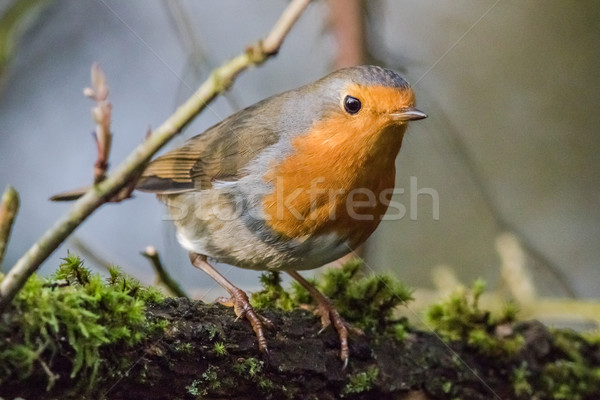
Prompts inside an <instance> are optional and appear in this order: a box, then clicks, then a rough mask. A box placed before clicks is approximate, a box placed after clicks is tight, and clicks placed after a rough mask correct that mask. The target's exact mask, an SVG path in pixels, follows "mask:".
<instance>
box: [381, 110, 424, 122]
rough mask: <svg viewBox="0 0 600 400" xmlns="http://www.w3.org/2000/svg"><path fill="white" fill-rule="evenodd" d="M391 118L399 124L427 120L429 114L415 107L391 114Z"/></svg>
mask: <svg viewBox="0 0 600 400" xmlns="http://www.w3.org/2000/svg"><path fill="white" fill-rule="evenodd" d="M390 116H391V117H392V118H393V119H394V120H395V121H398V122H407V121H416V120H419V119H424V118H427V114H425V113H424V112H423V111H421V110H417V109H416V108H414V107H409V108H401V109H399V110H397V111H394V112H393V113H391V114H390Z"/></svg>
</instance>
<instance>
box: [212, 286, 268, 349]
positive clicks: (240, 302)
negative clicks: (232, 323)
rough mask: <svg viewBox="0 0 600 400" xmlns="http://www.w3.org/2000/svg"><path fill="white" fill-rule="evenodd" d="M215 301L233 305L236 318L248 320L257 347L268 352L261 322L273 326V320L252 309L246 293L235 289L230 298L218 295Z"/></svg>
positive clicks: (228, 305)
mask: <svg viewBox="0 0 600 400" xmlns="http://www.w3.org/2000/svg"><path fill="white" fill-rule="evenodd" d="M216 301H217V302H218V303H220V304H223V305H224V306H227V307H233V311H234V312H235V315H236V317H237V318H236V320H238V319H241V318H245V319H247V320H248V322H250V325H252V329H253V330H254V333H255V334H256V338H257V339H258V349H259V350H260V351H261V352H263V353H266V354H268V353H269V349H268V348H267V339H266V338H265V333H264V328H263V324H264V325H267V326H269V327H271V326H273V322H271V320H269V319H268V318H266V317H263V316H262V315H260V314H257V313H256V311H254V308H253V307H252V305H250V300H249V299H248V295H247V294H246V293H245V292H244V291H243V290H241V289H237V290H235V291H234V292H233V294H232V296H231V297H230V298H223V297H219V298H218V299H217V300H216Z"/></svg>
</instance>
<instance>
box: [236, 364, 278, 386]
mask: <svg viewBox="0 0 600 400" xmlns="http://www.w3.org/2000/svg"><path fill="white" fill-rule="evenodd" d="M264 365H265V363H264V362H263V361H261V360H259V359H256V358H254V357H250V358H246V359H238V363H237V364H235V365H234V366H233V371H234V372H235V373H236V374H238V375H239V376H240V377H241V378H244V379H249V380H250V381H252V382H254V383H256V385H257V387H258V388H259V389H260V390H262V391H270V390H271V389H272V388H273V387H274V383H273V381H271V380H270V379H268V378H266V377H265V376H264V375H263V373H262V372H263V368H264Z"/></svg>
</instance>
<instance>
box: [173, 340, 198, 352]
mask: <svg viewBox="0 0 600 400" xmlns="http://www.w3.org/2000/svg"><path fill="white" fill-rule="evenodd" d="M175 351H176V352H178V353H186V354H191V353H192V352H193V351H194V346H192V344H191V343H181V342H178V343H175Z"/></svg>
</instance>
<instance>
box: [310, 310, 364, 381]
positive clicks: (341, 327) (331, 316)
mask: <svg viewBox="0 0 600 400" xmlns="http://www.w3.org/2000/svg"><path fill="white" fill-rule="evenodd" d="M315 314H316V315H319V316H320V317H321V324H322V328H321V330H319V334H321V333H322V332H323V331H324V330H325V329H327V328H328V327H329V325H331V324H332V323H333V326H334V328H335V330H336V331H337V333H338V336H339V338H340V358H341V360H342V362H343V363H344V366H343V367H342V369H346V367H347V366H348V359H349V356H350V350H349V348H348V330H349V329H352V330H353V331H354V330H355V328H352V327H351V326H350V325H349V324H348V323H347V322H346V321H344V319H343V318H342V317H341V316H340V313H339V312H338V310H336V309H335V307H333V304H331V302H329V301H327V302H320V303H319V305H318V307H317V309H316V310H315Z"/></svg>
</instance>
